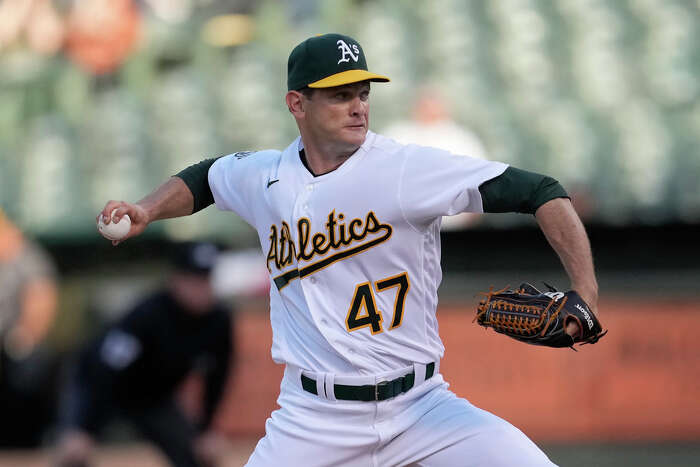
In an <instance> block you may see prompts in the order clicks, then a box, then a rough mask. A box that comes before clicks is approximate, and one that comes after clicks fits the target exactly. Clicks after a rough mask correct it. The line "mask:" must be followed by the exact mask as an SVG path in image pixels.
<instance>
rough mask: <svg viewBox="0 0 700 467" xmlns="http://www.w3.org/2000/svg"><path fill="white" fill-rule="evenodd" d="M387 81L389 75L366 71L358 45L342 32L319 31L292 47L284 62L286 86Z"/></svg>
mask: <svg viewBox="0 0 700 467" xmlns="http://www.w3.org/2000/svg"><path fill="white" fill-rule="evenodd" d="M366 80H369V81H379V82H387V81H389V78H387V77H386V76H382V75H377V74H375V73H370V72H369V71H367V61H366V60H365V54H364V52H363V51H362V47H360V44H359V43H358V42H357V41H356V40H355V39H353V38H352V37H348V36H343V35H342V34H323V35H318V36H314V37H311V38H309V39H306V40H305V41H304V42H302V43H301V44H299V45H297V46H296V47H294V50H292V53H290V54H289V60H288V62H287V89H288V90H289V91H297V90H299V89H301V88H303V87H306V86H308V87H310V88H331V87H333V86H342V85H343V84H350V83H357V82H358V81H366Z"/></svg>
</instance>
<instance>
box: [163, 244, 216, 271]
mask: <svg viewBox="0 0 700 467" xmlns="http://www.w3.org/2000/svg"><path fill="white" fill-rule="evenodd" d="M218 256H219V247H218V246H216V245H215V244H213V243H205V242H186V243H181V244H179V245H177V247H176V251H175V255H174V257H173V266H174V268H175V270H176V271H179V272H187V273H192V274H203V275H206V274H209V273H210V272H211V270H212V269H213V268H214V265H215V264H216V260H217V258H218Z"/></svg>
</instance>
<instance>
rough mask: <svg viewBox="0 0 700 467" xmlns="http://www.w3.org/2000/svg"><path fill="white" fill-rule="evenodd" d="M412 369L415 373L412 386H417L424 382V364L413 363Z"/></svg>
mask: <svg viewBox="0 0 700 467" xmlns="http://www.w3.org/2000/svg"><path fill="white" fill-rule="evenodd" d="M413 371H414V372H415V374H416V381H415V382H414V383H413V387H414V388H417V387H418V386H420V385H421V384H423V383H424V382H425V364H424V363H414V364H413Z"/></svg>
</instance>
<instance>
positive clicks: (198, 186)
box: [175, 157, 218, 214]
mask: <svg viewBox="0 0 700 467" xmlns="http://www.w3.org/2000/svg"><path fill="white" fill-rule="evenodd" d="M217 159H218V157H215V158H213V159H204V160H203V161H201V162H198V163H196V164H193V165H191V166H189V167H187V168H186V169H183V170H181V171H180V172H178V173H177V174H175V176H176V177H179V178H181V179H182V181H183V182H185V185H187V188H189V189H190V191H191V192H192V197H193V198H194V207H193V208H192V214H194V213H195V212H197V211H201V210H202V209H204V208H206V207H207V206H209V205H211V204H214V195H213V194H212V192H211V188H210V187H209V177H208V174H209V168H210V167H211V166H212V165H213V164H214V162H215V161H216V160H217Z"/></svg>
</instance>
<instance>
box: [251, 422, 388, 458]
mask: <svg viewBox="0 0 700 467" xmlns="http://www.w3.org/2000/svg"><path fill="white" fill-rule="evenodd" d="M283 410H284V409H280V410H278V411H276V412H274V413H273V416H272V417H271V418H269V419H268V420H267V422H266V423H265V437H264V438H262V439H261V440H260V441H259V442H258V444H257V446H255V450H254V451H253V454H252V455H251V456H250V458H249V459H248V462H247V463H246V467H279V466H281V465H284V466H289V467H295V466H300V467H301V466H303V467H335V466H348V467H355V466H357V467H360V466H361V467H367V466H371V465H372V460H371V459H372V454H373V451H374V449H375V448H376V442H377V439H378V436H377V435H376V433H374V432H373V431H372V430H371V429H370V428H368V429H365V430H364V431H365V432H364V433H363V432H361V431H360V430H355V429H353V428H352V427H349V429H347V430H346V429H344V427H342V426H339V425H338V424H334V423H331V424H327V423H325V420H324V417H321V416H319V417H318V419H317V420H315V422H314V423H313V424H311V425H310V424H309V423H306V422H302V423H299V420H294V419H293V417H290V416H288V415H286V414H284V413H283Z"/></svg>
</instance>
